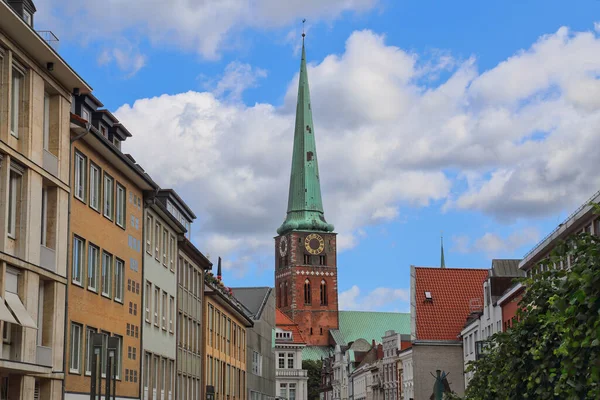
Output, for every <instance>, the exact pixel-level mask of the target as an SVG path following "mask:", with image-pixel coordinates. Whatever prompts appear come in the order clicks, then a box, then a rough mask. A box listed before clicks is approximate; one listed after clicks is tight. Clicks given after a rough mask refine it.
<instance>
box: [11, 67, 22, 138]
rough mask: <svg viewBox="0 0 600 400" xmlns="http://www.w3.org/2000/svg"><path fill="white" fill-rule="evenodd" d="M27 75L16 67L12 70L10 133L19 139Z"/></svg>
mask: <svg viewBox="0 0 600 400" xmlns="http://www.w3.org/2000/svg"><path fill="white" fill-rule="evenodd" d="M24 78H25V74H24V73H22V72H21V71H20V70H19V69H17V68H16V67H13V69H12V91H11V101H10V105H11V111H10V114H11V115H10V133H11V134H12V135H13V136H14V137H16V138H17V139H18V138H19V116H20V112H21V101H22V100H23V82H24V80H25V79H24Z"/></svg>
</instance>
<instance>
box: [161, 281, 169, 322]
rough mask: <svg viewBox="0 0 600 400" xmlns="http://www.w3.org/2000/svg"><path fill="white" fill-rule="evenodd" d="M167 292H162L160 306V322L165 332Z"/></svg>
mask: <svg viewBox="0 0 600 400" xmlns="http://www.w3.org/2000/svg"><path fill="white" fill-rule="evenodd" d="M167 298H168V296H167V292H165V291H164V290H163V292H162V304H161V320H162V328H163V330H164V331H166V330H167Z"/></svg>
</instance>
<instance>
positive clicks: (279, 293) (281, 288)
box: [277, 282, 283, 308]
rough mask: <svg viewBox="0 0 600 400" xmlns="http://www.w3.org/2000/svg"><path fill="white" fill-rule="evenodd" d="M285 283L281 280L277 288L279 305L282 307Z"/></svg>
mask: <svg viewBox="0 0 600 400" xmlns="http://www.w3.org/2000/svg"><path fill="white" fill-rule="evenodd" d="M282 292H283V283H281V282H279V287H278V288H277V307H279V308H281V300H282V297H281V296H282V295H283V293H282Z"/></svg>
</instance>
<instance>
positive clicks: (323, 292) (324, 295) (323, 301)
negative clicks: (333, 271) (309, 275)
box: [321, 280, 327, 306]
mask: <svg viewBox="0 0 600 400" xmlns="http://www.w3.org/2000/svg"><path fill="white" fill-rule="evenodd" d="M321 305H322V306H326V305H327V283H326V282H325V280H322V281H321Z"/></svg>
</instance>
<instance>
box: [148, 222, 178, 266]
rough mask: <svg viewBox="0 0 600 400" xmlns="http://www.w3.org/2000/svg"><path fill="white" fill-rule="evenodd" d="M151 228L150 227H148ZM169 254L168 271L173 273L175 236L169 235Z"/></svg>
mask: <svg viewBox="0 0 600 400" xmlns="http://www.w3.org/2000/svg"><path fill="white" fill-rule="evenodd" d="M150 226H152V225H150ZM169 247H170V249H169V254H170V260H169V264H170V266H171V267H170V269H171V272H175V236H173V235H171V239H170V242H169Z"/></svg>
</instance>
